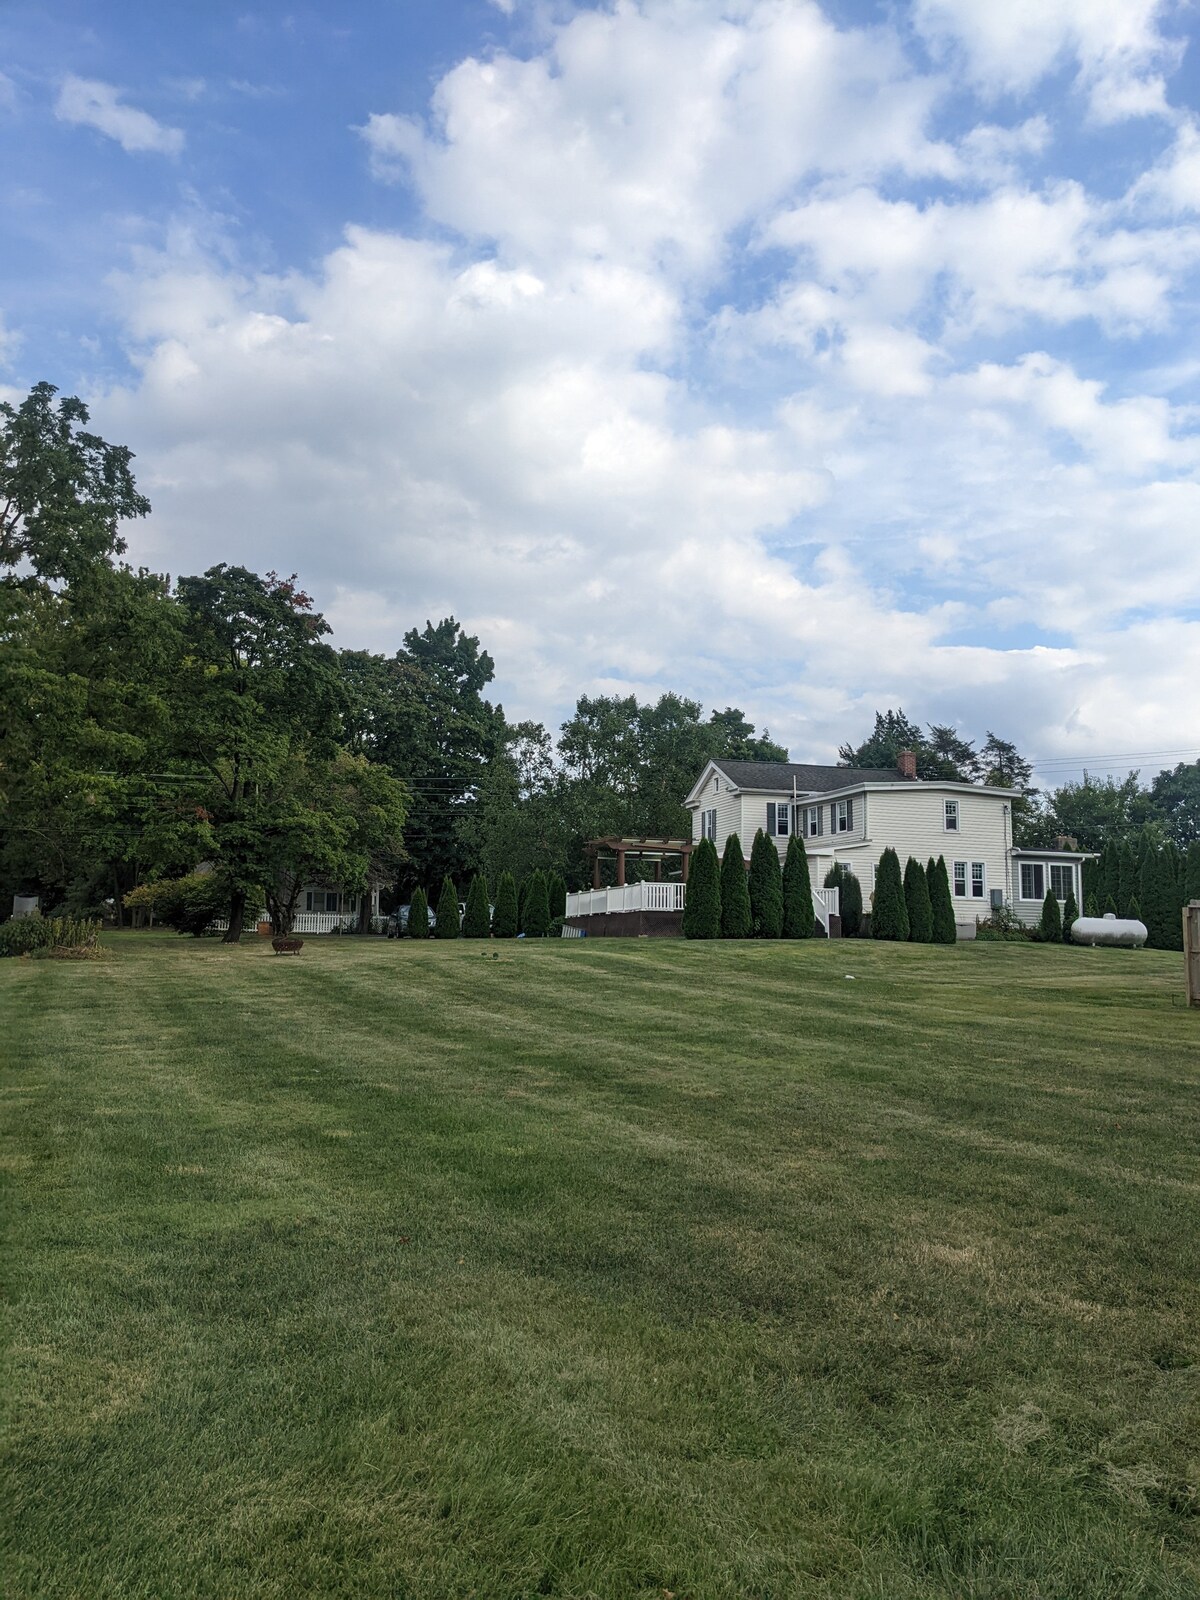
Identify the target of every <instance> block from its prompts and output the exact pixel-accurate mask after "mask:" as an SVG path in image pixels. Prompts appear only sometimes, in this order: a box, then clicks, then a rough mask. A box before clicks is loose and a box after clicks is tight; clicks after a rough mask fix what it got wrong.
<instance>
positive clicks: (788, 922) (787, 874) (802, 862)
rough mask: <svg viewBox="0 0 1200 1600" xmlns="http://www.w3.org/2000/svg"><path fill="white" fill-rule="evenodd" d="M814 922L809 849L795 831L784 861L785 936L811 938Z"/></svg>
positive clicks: (789, 841)
mask: <svg viewBox="0 0 1200 1600" xmlns="http://www.w3.org/2000/svg"><path fill="white" fill-rule="evenodd" d="M815 922H816V912H815V911H814V909H813V896H812V876H811V873H810V871H809V866H808V852H807V850H805V848H804V840H803V839H802V838H801V837H800V835H799V834H798V833H794V834H792V836H791V838H790V839H789V840H788V847H787V859H786V860H785V861H784V863H783V937H784V938H785V939H811V938H812V936H813V929H814V924H815Z"/></svg>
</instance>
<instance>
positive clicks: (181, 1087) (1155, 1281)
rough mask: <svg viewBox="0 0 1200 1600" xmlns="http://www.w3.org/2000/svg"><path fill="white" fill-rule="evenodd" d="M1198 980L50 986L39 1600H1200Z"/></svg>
mask: <svg viewBox="0 0 1200 1600" xmlns="http://www.w3.org/2000/svg"><path fill="white" fill-rule="evenodd" d="M850 973H853V974H854V981H849V980H848V979H847V977H846V974H850ZM1182 977H1183V974H1182V959H1181V958H1180V957H1178V956H1175V957H1168V956H1161V955H1156V954H1152V953H1148V952H1126V951H1101V950H1095V951H1091V950H1063V949H1044V948H1037V947H1033V946H1014V945H987V946H985V945H982V944H979V945H964V946H960V947H958V948H956V949H951V950H939V949H928V948H917V947H891V946H876V945H871V944H857V943H854V944H851V943H845V944H837V943H835V944H823V943H822V944H811V943H810V944H806V945H774V946H772V945H694V944H685V943H683V942H676V941H663V942H654V943H648V942H647V941H645V940H642V941H617V940H612V941H603V940H591V941H583V942H575V941H567V942H546V943H544V944H539V945H530V946H528V947H527V946H525V945H524V944H520V945H512V944H508V945H500V946H499V947H495V948H494V949H493V947H484V946H481V945H473V944H459V945H445V944H436V943H434V944H429V945H422V946H419V947H418V946H415V945H410V944H407V943H387V942H385V941H380V940H372V941H365V942H364V941H359V940H355V939H345V940H337V939H326V940H310V941H308V943H307V944H306V946H305V949H304V952H303V954H302V956H300V957H299V958H298V959H280V958H275V957H273V956H272V954H271V951H270V949H269V947H266V946H264V945H263V944H260V943H258V942H249V941H248V942H247V943H245V944H243V945H242V946H241V947H240V948H234V949H227V948H225V947H223V946H221V945H219V944H217V943H212V942H207V941H206V942H203V943H198V942H194V941H190V940H182V939H174V938H172V937H169V936H168V937H162V936H158V935H127V936H123V937H115V938H112V939H110V940H109V942H108V958H107V959H106V960H104V961H102V962H96V963H78V964H75V963H65V962H64V963H60V962H51V961H41V962H28V961H24V962H17V961H6V962H3V963H0V1006H2V1008H3V1033H2V1038H3V1042H4V1054H5V1057H6V1070H5V1076H4V1106H5V1116H4V1126H3V1133H4V1138H3V1145H2V1150H3V1156H2V1165H3V1171H4V1175H5V1181H6V1185H7V1194H6V1206H5V1219H6V1231H7V1239H6V1241H5V1252H4V1260H5V1276H6V1287H7V1290H8V1297H9V1312H8V1332H9V1345H10V1355H9V1367H8V1374H7V1382H6V1384H5V1391H6V1395H7V1401H6V1404H7V1409H8V1418H7V1424H6V1429H5V1443H6V1460H5V1470H6V1474H7V1479H6V1496H7V1500H8V1506H7V1511H6V1514H5V1515H4V1517H3V1524H2V1529H0V1537H2V1538H3V1540H4V1544H5V1553H4V1558H3V1581H2V1585H0V1587H2V1589H3V1593H4V1595H5V1597H6V1600H25V1597H34V1596H36V1597H39V1600H41V1597H63V1600H65V1597H68V1596H70V1597H73V1600H76V1597H78V1600H92V1597H109V1596H113V1597H116V1596H120V1597H122V1600H135V1597H145V1600H186V1597H192V1596H196V1597H199V1596H204V1597H206V1600H243V1597H246V1600H265V1597H271V1600H276V1597H278V1600H294V1597H297V1596H356V1597H357V1596H372V1597H375V1596H378V1597H380V1600H383V1597H387V1600H408V1597H411V1600H442V1597H465V1596H477V1597H479V1600H515V1597H518V1596H540V1595H556V1596H575V1597H583V1596H598V1597H603V1600H627V1597H628V1600H632V1597H638V1596H641V1597H654V1600H663V1597H664V1594H674V1595H675V1596H677V1597H678V1600H709V1597H713V1600H716V1597H732V1596H747V1597H749V1596H753V1597H757V1600H768V1597H770V1600H785V1597H788V1600H790V1597H793V1596H810V1595H812V1596H828V1597H838V1600H842V1597H851V1600H865V1597H868V1596H871V1597H877V1600H906V1597H912V1600H916V1597H920V1600H926V1597H935V1596H946V1597H950V1596H954V1597H957V1600H968V1597H970V1600H984V1597H986V1600H1000V1597H1010V1596H1011V1597H1017V1596H1020V1597H1039V1600H1064V1597H1068V1596H1079V1597H1081V1600H1082V1597H1086V1600H1097V1597H1101V1600H1109V1597H1117V1596H1138V1597H1151V1596H1154V1597H1159V1596H1178V1597H1181V1600H1182V1597H1187V1600H1196V1596H1197V1595H1200V1500H1198V1495H1197V1485H1198V1482H1200V1408H1198V1405H1197V1402H1198V1400H1200V1289H1198V1286H1197V1279H1198V1266H1200V1235H1198V1228H1197V1221H1198V1211H1200V1207H1198V1204H1197V1201H1198V1198H1200V1159H1198V1152H1200V1137H1198V1136H1200V1094H1198V1090H1200V1012H1189V1011H1187V1010H1186V1009H1185V1008H1184V1006H1183V1003H1182V1000H1183V996H1182Z"/></svg>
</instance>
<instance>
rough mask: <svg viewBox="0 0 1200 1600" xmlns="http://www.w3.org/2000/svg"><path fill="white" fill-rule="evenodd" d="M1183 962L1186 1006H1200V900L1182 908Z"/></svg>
mask: <svg viewBox="0 0 1200 1600" xmlns="http://www.w3.org/2000/svg"><path fill="white" fill-rule="evenodd" d="M1183 960H1184V966H1185V967H1186V969H1187V997H1188V1005H1190V1006H1200V900H1193V901H1192V902H1191V903H1190V904H1189V905H1186V906H1184V908H1183Z"/></svg>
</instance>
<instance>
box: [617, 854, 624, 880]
mask: <svg viewBox="0 0 1200 1600" xmlns="http://www.w3.org/2000/svg"><path fill="white" fill-rule="evenodd" d="M624 887H625V852H624V850H618V851H617V888H618V889H623V888H624Z"/></svg>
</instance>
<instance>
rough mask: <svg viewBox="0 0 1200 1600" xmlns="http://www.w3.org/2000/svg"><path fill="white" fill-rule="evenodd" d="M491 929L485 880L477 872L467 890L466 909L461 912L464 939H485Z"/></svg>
mask: <svg viewBox="0 0 1200 1600" xmlns="http://www.w3.org/2000/svg"><path fill="white" fill-rule="evenodd" d="M491 931H492V912H491V907H490V906H489V905H488V891H487V880H486V879H484V878H481V877H480V876H479V874H478V873H476V874H475V876H474V877H473V878H472V879H471V887H470V888H469V889H468V890H467V909H466V911H465V912H464V913H463V924H462V936H463V938H464V939H486V938H487V937H488V936H489V935H490V933H491Z"/></svg>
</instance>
